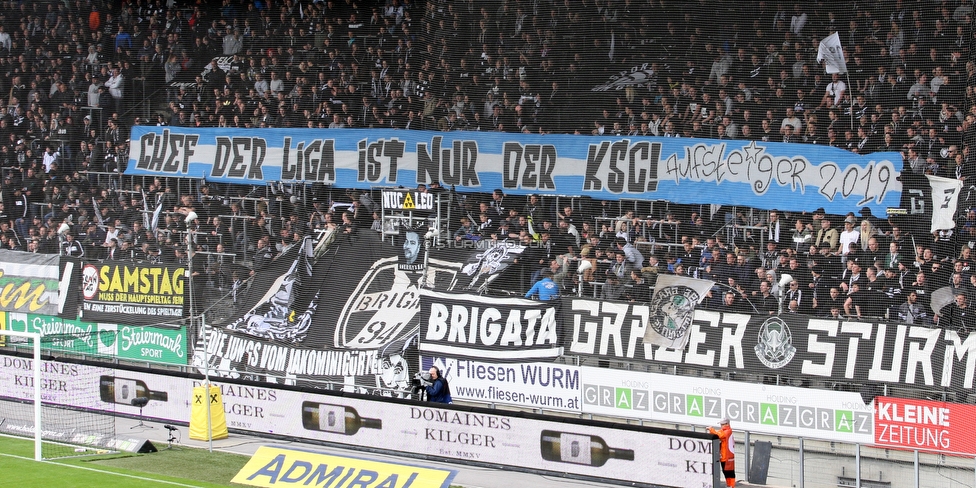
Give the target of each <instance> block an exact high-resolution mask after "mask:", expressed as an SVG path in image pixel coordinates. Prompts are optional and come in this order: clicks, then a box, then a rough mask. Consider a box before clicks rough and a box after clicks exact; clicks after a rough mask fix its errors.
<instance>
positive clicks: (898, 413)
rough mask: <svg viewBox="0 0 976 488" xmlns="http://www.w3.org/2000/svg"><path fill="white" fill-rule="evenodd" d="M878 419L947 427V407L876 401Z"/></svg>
mask: <svg viewBox="0 0 976 488" xmlns="http://www.w3.org/2000/svg"><path fill="white" fill-rule="evenodd" d="M899 406H900V407H901V409H899V408H898V407H899ZM878 420H886V421H888V422H905V423H909V424H926V425H938V426H941V427H949V408H948V407H936V406H926V405H910V404H903V405H899V404H897V403H892V402H878Z"/></svg>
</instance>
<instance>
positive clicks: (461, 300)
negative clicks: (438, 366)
mask: <svg viewBox="0 0 976 488" xmlns="http://www.w3.org/2000/svg"><path fill="white" fill-rule="evenodd" d="M558 317H559V301H558V300H553V301H548V302H537V301H532V300H525V299H521V298H494V297H486V296H479V295H463V294H455V293H441V292H433V291H426V290H425V291H424V293H423V294H422V295H421V297H420V350H421V351H424V352H427V353H431V354H436V355H448V356H460V357H472V358H478V359H488V360H492V361H523V362H524V361H526V360H531V359H543V358H555V357H558V356H561V355H562V353H563V348H562V346H561V344H560V341H559V332H558V329H559V327H558V325H557V324H558V322H557V320H558Z"/></svg>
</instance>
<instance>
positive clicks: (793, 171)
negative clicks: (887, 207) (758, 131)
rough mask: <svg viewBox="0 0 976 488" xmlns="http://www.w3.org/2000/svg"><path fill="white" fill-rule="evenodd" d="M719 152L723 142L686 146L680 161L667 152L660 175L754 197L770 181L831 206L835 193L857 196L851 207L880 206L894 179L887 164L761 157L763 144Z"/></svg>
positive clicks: (893, 173) (764, 153)
mask: <svg viewBox="0 0 976 488" xmlns="http://www.w3.org/2000/svg"><path fill="white" fill-rule="evenodd" d="M725 149H726V145H725V144H705V143H700V144H694V145H691V146H686V147H685V157H684V158H683V159H679V157H678V154H672V155H671V156H670V157H669V158H668V159H667V161H665V163H664V174H665V175H666V176H667V177H668V178H671V179H673V180H674V182H675V183H677V184H680V183H681V181H682V180H687V181H695V182H712V181H714V182H715V183H717V184H722V183H723V182H725V181H729V182H740V183H749V186H750V187H751V188H752V191H753V193H755V194H756V195H763V194H765V193H766V192H767V191H769V189H770V188H771V187H772V185H773V184H774V183H775V184H776V185H778V186H782V187H789V188H790V189H791V190H792V191H794V192H796V191H799V192H800V193H801V194H802V193H805V192H806V188H807V187H813V188H817V192H818V193H819V194H821V195H823V196H824V197H825V198H826V199H827V200H829V201H831V202H832V201H834V199H835V198H836V197H837V196H838V194H839V195H840V196H841V197H842V198H848V197H850V196H852V195H861V196H863V198H862V199H861V200H860V201H859V202H858V203H857V204H856V205H857V206H859V205H864V204H866V203H868V202H871V201H876V202H877V203H881V202H883V201H884V199H885V197H886V196H887V195H888V192H889V191H891V190H892V189H893V187H894V186H895V177H896V176H898V170H897V169H896V168H895V166H894V164H893V163H892V162H890V161H881V162H874V161H871V162H869V163H868V164H867V165H866V166H864V167H860V166H857V165H848V166H847V167H845V168H842V167H841V166H839V165H838V164H837V163H834V162H831V161H825V162H823V163H821V164H819V165H816V164H814V163H812V162H811V161H809V160H808V159H807V158H805V157H803V156H792V157H787V156H774V155H772V154H768V153H766V146H759V145H756V142H755V141H753V142H752V143H750V144H749V145H748V146H745V147H743V148H742V149H733V150H732V151H730V152H729V153H728V155H726V153H725Z"/></svg>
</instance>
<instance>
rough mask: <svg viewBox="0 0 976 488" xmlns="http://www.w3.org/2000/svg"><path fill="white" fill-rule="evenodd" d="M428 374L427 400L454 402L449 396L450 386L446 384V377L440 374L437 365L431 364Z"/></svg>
mask: <svg viewBox="0 0 976 488" xmlns="http://www.w3.org/2000/svg"><path fill="white" fill-rule="evenodd" d="M428 373H429V374H430V382H431V383H430V386H428V387H427V401H429V402H434V403H454V400H453V399H452V398H451V387H450V386H448V384H447V379H445V378H444V377H443V376H442V375H441V370H440V369H439V368H437V366H431V368H430V370H429V371H428Z"/></svg>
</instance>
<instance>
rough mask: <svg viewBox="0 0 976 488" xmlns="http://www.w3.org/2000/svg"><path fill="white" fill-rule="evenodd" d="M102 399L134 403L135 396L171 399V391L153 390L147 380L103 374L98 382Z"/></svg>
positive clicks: (161, 400)
mask: <svg viewBox="0 0 976 488" xmlns="http://www.w3.org/2000/svg"><path fill="white" fill-rule="evenodd" d="M98 390H99V393H100V394H101V397H102V401H103V402H106V403H121V404H123V405H132V399H133V398H148V399H150V400H156V401H160V402H166V401H169V393H166V392H165V391H152V390H150V389H149V386H148V385H146V382H145V381H142V380H134V379H131V378H119V377H117V376H108V375H103V376H102V377H101V379H100V380H99V383H98Z"/></svg>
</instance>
